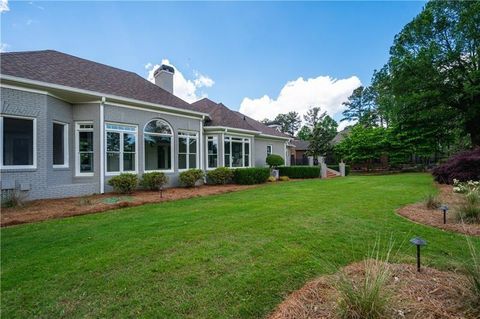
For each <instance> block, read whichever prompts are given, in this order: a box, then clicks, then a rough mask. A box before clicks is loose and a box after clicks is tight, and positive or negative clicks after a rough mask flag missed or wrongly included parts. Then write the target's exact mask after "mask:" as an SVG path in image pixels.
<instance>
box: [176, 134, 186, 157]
mask: <svg viewBox="0 0 480 319" xmlns="http://www.w3.org/2000/svg"><path fill="white" fill-rule="evenodd" d="M178 152H179V153H186V152H187V139H186V138H184V137H180V138H179V139H178Z"/></svg>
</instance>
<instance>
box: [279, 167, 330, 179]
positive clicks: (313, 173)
mask: <svg viewBox="0 0 480 319" xmlns="http://www.w3.org/2000/svg"><path fill="white" fill-rule="evenodd" d="M278 170H279V172H280V176H288V177H289V178H317V177H320V167H319V166H281V167H279V168H278Z"/></svg>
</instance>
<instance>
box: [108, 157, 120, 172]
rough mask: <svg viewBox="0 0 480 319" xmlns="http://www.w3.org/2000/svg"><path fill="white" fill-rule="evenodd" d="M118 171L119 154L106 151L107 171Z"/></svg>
mask: <svg viewBox="0 0 480 319" xmlns="http://www.w3.org/2000/svg"><path fill="white" fill-rule="evenodd" d="M119 171H120V154H119V153H107V172H119Z"/></svg>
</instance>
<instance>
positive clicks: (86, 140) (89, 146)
mask: <svg viewBox="0 0 480 319" xmlns="http://www.w3.org/2000/svg"><path fill="white" fill-rule="evenodd" d="M78 136H79V141H78V142H79V149H80V152H93V132H78Z"/></svg>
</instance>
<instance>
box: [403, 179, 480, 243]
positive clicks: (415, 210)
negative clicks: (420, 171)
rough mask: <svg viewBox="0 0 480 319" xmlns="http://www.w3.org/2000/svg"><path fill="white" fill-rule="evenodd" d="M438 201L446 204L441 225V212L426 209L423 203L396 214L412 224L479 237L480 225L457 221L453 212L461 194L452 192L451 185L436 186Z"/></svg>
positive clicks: (460, 200) (460, 201)
mask: <svg viewBox="0 0 480 319" xmlns="http://www.w3.org/2000/svg"><path fill="white" fill-rule="evenodd" d="M437 187H438V189H439V194H438V199H439V200H440V202H441V203H442V204H447V205H448V207H449V210H448V212H447V223H446V224H443V212H442V211H440V210H439V209H428V208H427V207H426V205H425V203H424V202H420V203H415V204H411V205H407V206H405V207H402V208H400V209H398V210H397V213H398V214H399V215H401V216H403V217H406V218H408V219H410V220H412V221H414V222H417V223H420V224H425V225H429V226H433V227H437V228H441V229H444V230H451V231H455V232H459V233H463V234H467V235H472V236H480V224H466V223H461V222H459V221H458V220H457V218H456V216H455V215H456V214H455V210H456V209H457V208H458V206H459V205H460V204H461V203H462V201H463V199H462V196H463V195H462V194H457V193H454V192H453V187H452V186H451V185H444V184H438V185H437Z"/></svg>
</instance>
